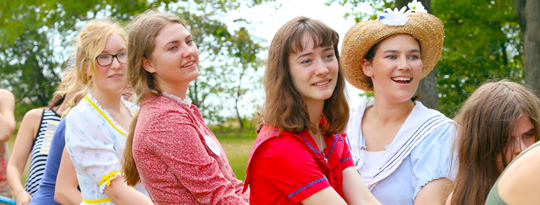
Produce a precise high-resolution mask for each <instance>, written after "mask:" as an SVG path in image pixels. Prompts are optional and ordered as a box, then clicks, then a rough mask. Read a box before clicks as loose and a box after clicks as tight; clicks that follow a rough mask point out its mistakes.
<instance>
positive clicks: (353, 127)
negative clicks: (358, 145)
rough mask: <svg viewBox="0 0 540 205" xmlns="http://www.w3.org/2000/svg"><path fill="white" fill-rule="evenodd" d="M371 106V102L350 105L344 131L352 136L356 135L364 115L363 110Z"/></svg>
mask: <svg viewBox="0 0 540 205" xmlns="http://www.w3.org/2000/svg"><path fill="white" fill-rule="evenodd" d="M370 106H373V102H372V101H369V102H365V103H360V104H356V105H351V109H350V115H349V121H348V122H347V128H346V129H345V132H346V133H347V134H348V135H350V136H353V137H358V135H359V134H358V133H357V132H359V129H357V128H358V127H360V123H361V122H362V117H363V116H364V111H365V110H366V108H367V107H370Z"/></svg>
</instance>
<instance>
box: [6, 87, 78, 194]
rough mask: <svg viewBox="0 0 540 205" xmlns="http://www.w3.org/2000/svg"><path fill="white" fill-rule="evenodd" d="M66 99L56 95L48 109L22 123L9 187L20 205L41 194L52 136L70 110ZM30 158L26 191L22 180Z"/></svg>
mask: <svg viewBox="0 0 540 205" xmlns="http://www.w3.org/2000/svg"><path fill="white" fill-rule="evenodd" d="M59 89H60V88H59ZM59 89H58V90H59ZM64 99H65V95H62V94H59V93H55V95H54V96H53V98H52V99H51V102H50V103H49V106H48V107H46V108H36V109H32V110H30V111H28V112H27V113H26V114H25V116H24V118H23V120H22V123H21V126H20V127H19V131H18V133H17V138H16V140H15V145H14V146H13V154H12V155H11V159H10V160H9V163H8V166H7V173H8V174H7V176H8V183H9V186H10V187H11V189H12V190H13V193H14V195H15V198H16V199H17V204H22V205H25V204H28V203H29V202H30V200H31V199H32V196H33V194H34V193H36V192H37V190H38V187H39V183H40V181H41V178H42V177H43V173H44V171H45V165H46V163H47V157H48V155H49V148H50V145H51V140H52V136H53V134H54V132H55V130H56V127H57V126H58V124H59V123H60V120H61V116H60V115H59V114H58V113H62V112H63V111H64V110H65V107H66V106H67V105H66V103H64ZM29 156H30V167H29V169H28V176H27V178H26V182H25V185H24V187H23V185H22V182H21V178H22V174H23V171H24V168H25V166H26V163H27V160H28V157H29Z"/></svg>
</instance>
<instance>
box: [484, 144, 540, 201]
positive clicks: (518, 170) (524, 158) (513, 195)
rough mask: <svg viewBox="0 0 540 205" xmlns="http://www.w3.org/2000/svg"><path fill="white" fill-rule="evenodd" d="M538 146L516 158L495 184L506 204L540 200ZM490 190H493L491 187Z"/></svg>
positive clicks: (539, 147) (539, 153)
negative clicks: (539, 191) (539, 192)
mask: <svg viewBox="0 0 540 205" xmlns="http://www.w3.org/2000/svg"><path fill="white" fill-rule="evenodd" d="M539 158H540V146H536V147H534V148H532V149H531V150H529V151H528V152H526V153H525V154H523V155H521V157H519V158H517V160H515V161H514V162H513V163H512V164H511V165H510V166H509V167H507V168H506V171H504V173H503V175H502V176H501V178H500V179H499V183H498V185H497V188H498V191H499V196H500V197H501V199H502V200H503V201H505V202H506V203H508V204H537V203H538V202H540V194H538V190H540V176H539V175H538V170H540V160H538V159H539ZM491 191H494V189H492V190H491Z"/></svg>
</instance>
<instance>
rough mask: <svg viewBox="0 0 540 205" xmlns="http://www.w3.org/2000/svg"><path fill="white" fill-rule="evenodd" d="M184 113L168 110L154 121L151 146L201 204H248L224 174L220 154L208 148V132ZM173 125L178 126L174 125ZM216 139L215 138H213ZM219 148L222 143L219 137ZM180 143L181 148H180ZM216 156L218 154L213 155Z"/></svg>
mask: <svg viewBox="0 0 540 205" xmlns="http://www.w3.org/2000/svg"><path fill="white" fill-rule="evenodd" d="M188 119H190V118H189V117H188V116H186V114H185V113H182V112H180V111H176V110H173V111H169V112H167V113H165V114H163V115H161V116H160V117H159V118H157V119H155V120H154V121H153V124H154V125H152V126H153V129H152V131H151V132H150V133H148V134H147V135H146V138H147V139H146V141H147V142H148V146H149V147H150V149H152V150H155V154H156V156H157V157H158V158H159V160H161V161H162V162H163V163H165V164H167V166H168V167H169V170H170V171H171V172H173V173H174V175H175V177H176V178H177V180H178V181H179V182H181V183H182V186H184V187H185V188H186V189H188V190H189V191H190V192H191V193H192V194H193V195H194V196H195V197H196V200H197V201H198V202H199V203H202V204H247V202H246V201H245V200H244V199H243V198H242V197H241V196H240V195H238V194H237V193H236V192H237V191H239V192H238V193H240V192H241V187H238V189H236V188H235V187H234V185H233V183H232V182H231V180H234V179H228V178H227V177H225V176H224V175H223V172H222V171H221V169H220V167H219V166H220V164H219V163H223V161H219V160H221V157H222V156H223V155H224V154H223V153H221V156H215V155H214V153H212V155H211V154H210V153H209V152H207V150H206V147H205V145H204V144H203V143H206V142H205V141H204V139H201V136H203V135H204V134H205V133H200V132H199V130H198V129H196V126H198V125H197V123H196V122H191V121H189V120H188ZM171 127H174V128H175V129H171ZM214 141H215V140H214ZM215 143H217V147H218V149H220V151H221V152H223V150H222V149H221V145H220V144H219V142H218V141H215ZM179 147H181V149H179ZM195 156H196V157H195ZM214 157H215V158H214Z"/></svg>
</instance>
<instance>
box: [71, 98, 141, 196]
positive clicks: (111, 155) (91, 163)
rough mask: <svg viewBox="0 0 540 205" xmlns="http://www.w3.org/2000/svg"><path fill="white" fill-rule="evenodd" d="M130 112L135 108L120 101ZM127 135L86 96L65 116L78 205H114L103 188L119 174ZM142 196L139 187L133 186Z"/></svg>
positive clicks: (103, 110) (134, 110)
mask: <svg viewBox="0 0 540 205" xmlns="http://www.w3.org/2000/svg"><path fill="white" fill-rule="evenodd" d="M122 102H123V103H124V105H125V106H126V107H127V108H128V109H129V110H130V111H131V112H132V115H133V113H134V112H136V111H137V109H138V107H137V106H135V105H133V104H131V103H130V102H128V101H125V100H122ZM127 134H128V132H127V131H126V130H124V129H123V128H122V127H120V126H119V125H118V124H117V123H116V122H115V121H114V119H113V118H112V117H111V116H110V115H109V113H108V112H107V110H105V109H103V108H102V107H101V105H100V104H99V102H98V101H97V100H96V99H95V98H93V97H92V95H91V94H90V93H88V94H87V95H86V96H85V97H84V98H83V99H82V100H81V101H80V102H79V104H78V105H77V106H75V107H73V108H72V109H71V111H70V112H69V114H68V115H67V116H66V149H67V151H68V153H69V155H70V157H71V160H72V161H73V164H74V166H75V169H76V171H77V179H78V181H79V187H80V189H81V193H82V198H83V202H82V203H81V204H114V203H113V202H112V201H111V200H110V199H109V198H108V196H107V195H106V194H105V193H104V192H103V189H104V188H105V187H106V186H108V185H110V182H111V180H113V179H114V178H116V177H117V176H119V175H120V174H122V165H121V161H120V159H121V158H122V154H123V152H124V148H125V145H126V139H127ZM134 188H135V189H136V190H138V191H140V192H142V193H143V194H145V195H146V196H148V193H147V192H146V189H145V188H144V186H143V185H142V184H138V185H136V186H135V187H134Z"/></svg>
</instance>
